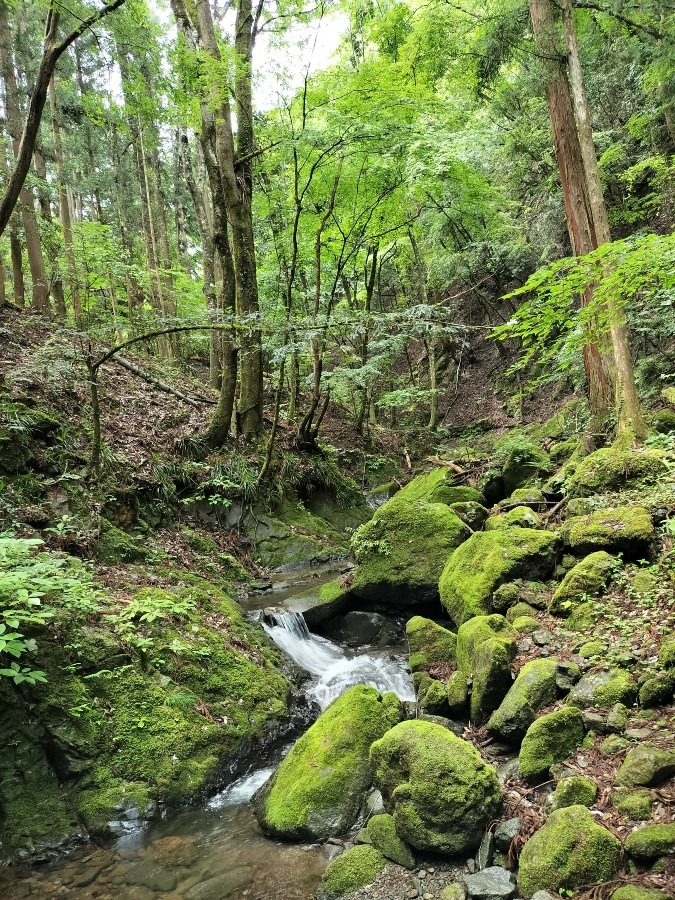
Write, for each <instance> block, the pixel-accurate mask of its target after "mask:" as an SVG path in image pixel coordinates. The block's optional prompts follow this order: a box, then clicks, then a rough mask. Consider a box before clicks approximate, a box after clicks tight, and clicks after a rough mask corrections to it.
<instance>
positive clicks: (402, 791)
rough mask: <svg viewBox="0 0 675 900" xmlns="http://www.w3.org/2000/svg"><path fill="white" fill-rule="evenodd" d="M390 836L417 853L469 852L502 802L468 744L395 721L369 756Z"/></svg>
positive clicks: (490, 772) (437, 729)
mask: <svg viewBox="0 0 675 900" xmlns="http://www.w3.org/2000/svg"><path fill="white" fill-rule="evenodd" d="M370 757H371V760H372V762H373V765H374V768H375V781H376V784H377V786H378V787H379V788H380V790H381V791H382V796H383V797H384V801H385V805H386V806H387V808H388V809H390V810H391V811H392V813H393V816H394V820H395V823H396V832H397V834H398V835H399V837H401V838H402V839H403V840H404V841H406V842H407V843H408V844H410V845H411V846H412V847H415V848H417V849H419V850H430V851H435V852H440V853H449V854H453V855H454V854H460V853H467V852H469V851H471V850H473V849H475V848H476V847H477V846H478V845H479V844H480V841H481V837H482V835H483V831H484V830H485V828H486V827H487V825H488V824H489V823H490V821H491V820H492V819H493V818H494V816H495V815H496V813H497V811H498V810H499V808H500V806H501V802H502V797H501V790H500V787H499V782H498V779H497V774H496V772H495V770H494V769H493V768H492V766H489V765H487V764H486V763H484V762H483V760H482V759H481V757H480V754H479V753H478V751H477V750H475V748H474V747H473V746H471V744H469V743H467V742H466V741H463V740H461V738H458V737H455V735H454V734H452V733H451V732H450V731H448V730H447V729H446V728H442V727H441V726H440V725H434V724H431V723H429V722H422V721H409V722H401V724H399V725H397V726H396V727H395V728H393V729H392V730H391V731H389V732H387V734H385V735H384V737H383V738H381V739H380V740H379V741H376V742H375V743H374V744H373V746H372V748H371V751H370Z"/></svg>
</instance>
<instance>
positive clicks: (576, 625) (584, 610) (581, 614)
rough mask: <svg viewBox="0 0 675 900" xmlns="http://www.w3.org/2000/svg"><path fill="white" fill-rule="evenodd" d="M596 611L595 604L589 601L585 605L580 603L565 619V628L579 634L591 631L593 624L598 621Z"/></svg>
mask: <svg viewBox="0 0 675 900" xmlns="http://www.w3.org/2000/svg"><path fill="white" fill-rule="evenodd" d="M598 615H599V613H598V609H597V606H596V604H595V603H592V602H591V601H590V600H589V601H587V602H586V603H580V604H579V606H577V607H576V608H575V609H574V610H573V611H572V614H571V615H570V617H569V619H567V621H566V623H565V626H566V627H567V628H569V630H570V631H578V632H580V633H582V634H583V633H584V632H588V631H592V630H593V628H594V627H595V623H596V622H597V621H598Z"/></svg>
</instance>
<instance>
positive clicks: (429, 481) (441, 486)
mask: <svg viewBox="0 0 675 900" xmlns="http://www.w3.org/2000/svg"><path fill="white" fill-rule="evenodd" d="M453 477H454V473H453V472H452V470H451V469H447V468H443V469H434V470H433V471H431V472H428V473H427V474H426V475H418V476H417V478H413V480H412V481H411V482H409V483H408V484H407V485H406V486H405V487H404V488H403V489H402V490H401V491H399V492H398V494H397V495H396V498H397V499H399V500H404V501H405V502H407V503H416V502H419V501H423V502H425V503H444V504H445V505H446V506H449V505H450V504H451V503H481V504H482V503H484V502H485V498H484V497H483V495H482V494H481V492H480V491H478V490H476V488H472V487H469V486H467V485H463V484H460V485H457V484H453V483H452V479H453Z"/></svg>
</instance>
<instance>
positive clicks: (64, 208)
mask: <svg viewBox="0 0 675 900" xmlns="http://www.w3.org/2000/svg"><path fill="white" fill-rule="evenodd" d="M49 93H50V100H51V109H52V134H53V137H54V156H55V158H56V177H57V180H58V188H59V218H60V220H61V228H62V229H63V243H64V246H65V251H66V264H67V265H68V276H69V286H70V302H71V303H72V305H73V313H74V316H75V325H76V327H79V326H80V323H81V321H82V303H81V301H80V286H79V284H78V277H77V263H76V261H75V251H74V247H73V224H72V221H71V218H70V204H69V203H68V189H67V185H66V176H65V170H64V164H63V144H62V141H61V126H60V123H59V111H58V107H57V105H56V80H55V77H54V78H52V80H51V83H50V85H49Z"/></svg>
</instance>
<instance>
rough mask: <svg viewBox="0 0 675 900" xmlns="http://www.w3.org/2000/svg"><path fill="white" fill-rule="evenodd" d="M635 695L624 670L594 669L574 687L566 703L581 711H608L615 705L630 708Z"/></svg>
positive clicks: (627, 673)
mask: <svg viewBox="0 0 675 900" xmlns="http://www.w3.org/2000/svg"><path fill="white" fill-rule="evenodd" d="M636 693H637V691H636V686H635V682H634V681H632V680H631V676H630V673H629V672H627V671H626V670H625V669H615V668H595V669H593V670H592V671H590V672H587V673H586V674H585V675H584V676H583V677H582V678H581V680H580V681H578V682H577V684H575V685H574V687H573V688H572V690H571V691H570V693H569V694H568V696H567V701H566V702H567V703H569V704H570V705H571V706H578V707H579V708H581V709H588V707H589V706H599V707H600V708H602V709H609V708H610V707H612V706H614V705H615V704H616V703H625V704H626V706H632V705H633V703H634V702H635V696H636Z"/></svg>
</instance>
